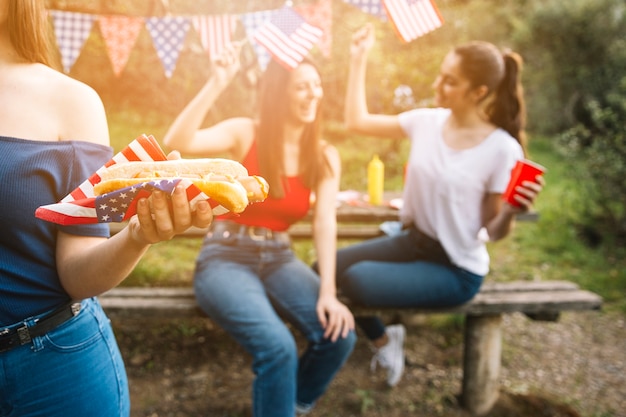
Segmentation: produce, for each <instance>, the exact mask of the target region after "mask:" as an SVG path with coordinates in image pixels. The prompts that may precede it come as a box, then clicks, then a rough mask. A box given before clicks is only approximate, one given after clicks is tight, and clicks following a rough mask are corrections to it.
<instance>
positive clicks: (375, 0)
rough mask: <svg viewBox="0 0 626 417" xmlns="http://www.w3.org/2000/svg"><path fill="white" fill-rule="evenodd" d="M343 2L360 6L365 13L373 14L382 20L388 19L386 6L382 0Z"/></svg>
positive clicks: (351, 0) (350, 0)
mask: <svg viewBox="0 0 626 417" xmlns="http://www.w3.org/2000/svg"><path fill="white" fill-rule="evenodd" d="M343 2H344V3H348V4H350V5H352V6H354V7H356V8H358V9H359V10H360V11H362V12H363V13H367V14H371V15H372V16H376V17H377V18H379V19H381V20H387V15H386V14H385V8H384V7H383V5H382V3H381V0H343Z"/></svg>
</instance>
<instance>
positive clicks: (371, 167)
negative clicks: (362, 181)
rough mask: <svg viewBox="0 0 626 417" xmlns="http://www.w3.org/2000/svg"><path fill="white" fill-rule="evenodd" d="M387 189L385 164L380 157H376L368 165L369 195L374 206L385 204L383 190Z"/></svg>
mask: <svg viewBox="0 0 626 417" xmlns="http://www.w3.org/2000/svg"><path fill="white" fill-rule="evenodd" d="M384 187H385V164H384V163H383V161H381V160H380V158H379V157H378V155H374V157H373V158H372V160H371V161H370V162H369V163H368V164H367V194H368V196H369V202H370V204H372V205H380V204H382V202H383V190H384Z"/></svg>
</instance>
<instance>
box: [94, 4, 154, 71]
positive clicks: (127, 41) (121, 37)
mask: <svg viewBox="0 0 626 417" xmlns="http://www.w3.org/2000/svg"><path fill="white" fill-rule="evenodd" d="M98 24H99V25H100V32H101V33H102V37H103V38H104V43H105V45H106V47H107V52H108V53H109V59H111V66H112V67H113V72H114V73H115V75H116V76H118V77H119V75H120V74H121V73H122V71H123V70H124V67H126V63H127V62H128V57H129V56H130V53H131V51H132V49H133V46H134V45H135V42H136V41H137V37H138V36H139V31H140V30H141V28H142V26H143V19H142V18H140V17H130V16H118V15H111V16H100V19H98Z"/></svg>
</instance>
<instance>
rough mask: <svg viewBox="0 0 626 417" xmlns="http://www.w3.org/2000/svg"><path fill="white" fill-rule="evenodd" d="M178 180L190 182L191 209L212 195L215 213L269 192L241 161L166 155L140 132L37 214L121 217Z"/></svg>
mask: <svg viewBox="0 0 626 417" xmlns="http://www.w3.org/2000/svg"><path fill="white" fill-rule="evenodd" d="M118 166H119V167H118ZM178 184H181V185H183V186H184V187H185V190H186V193H187V199H188V200H189V203H190V204H191V206H192V209H194V208H195V205H196V203H197V202H198V201H202V200H209V203H210V204H211V207H212V209H213V214H214V215H220V214H224V213H226V212H229V211H231V212H233V213H240V212H242V211H243V210H244V209H245V208H246V207H247V205H248V204H250V203H253V202H257V201H263V200H264V199H265V198H266V197H267V192H268V185H267V182H266V181H265V180H264V179H263V178H261V177H256V176H248V172H247V170H246V169H245V167H243V166H242V165H241V164H239V163H238V162H236V161H231V160H228V159H219V158H216V159H187V160H181V159H179V160H173V161H167V157H166V155H165V153H164V152H163V150H162V149H161V147H160V146H159V144H158V142H157V141H156V140H155V139H154V137H152V136H146V135H141V136H139V137H137V138H136V139H135V140H134V141H132V142H131V143H130V144H129V145H128V146H127V147H126V148H124V149H123V150H122V151H121V152H119V153H118V154H116V155H115V156H114V157H113V158H112V159H111V160H110V161H109V162H107V163H106V164H105V165H104V166H102V167H101V168H100V169H98V170H97V171H96V172H95V173H94V174H93V175H92V176H91V177H89V178H88V179H87V180H85V181H84V182H83V183H82V184H81V185H80V186H78V187H77V188H76V189H75V190H74V191H72V192H71V193H70V194H68V195H67V196H65V198H63V199H62V200H61V201H60V202H58V203H55V204H49V205H45V206H41V207H39V208H38V209H37V211H36V212H35V216H36V217H37V218H40V219H42V220H45V221H49V222H53V223H57V224H62V225H71V224H90V223H109V222H122V221H125V220H128V219H129V218H130V217H131V216H132V215H134V214H135V213H136V204H137V200H138V199H139V198H142V197H148V196H150V194H151V193H152V191H154V190H161V191H164V192H166V193H168V194H171V193H173V192H174V189H175V188H176V186H177V185H178Z"/></svg>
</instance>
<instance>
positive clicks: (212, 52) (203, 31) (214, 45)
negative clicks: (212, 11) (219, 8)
mask: <svg viewBox="0 0 626 417" xmlns="http://www.w3.org/2000/svg"><path fill="white" fill-rule="evenodd" d="M238 20H239V19H238V18H237V16H236V15H231V14H223V15H207V16H193V17H192V18H191V22H192V24H193V27H194V29H195V30H196V32H197V33H198V36H199V37H200V42H201V43H202V46H203V47H204V49H205V50H206V51H207V52H208V53H209V56H210V57H215V56H217V55H219V54H220V53H221V52H222V49H224V46H226V45H227V44H229V43H230V40H231V37H232V36H233V33H235V29H236V28H237V22H238Z"/></svg>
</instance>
